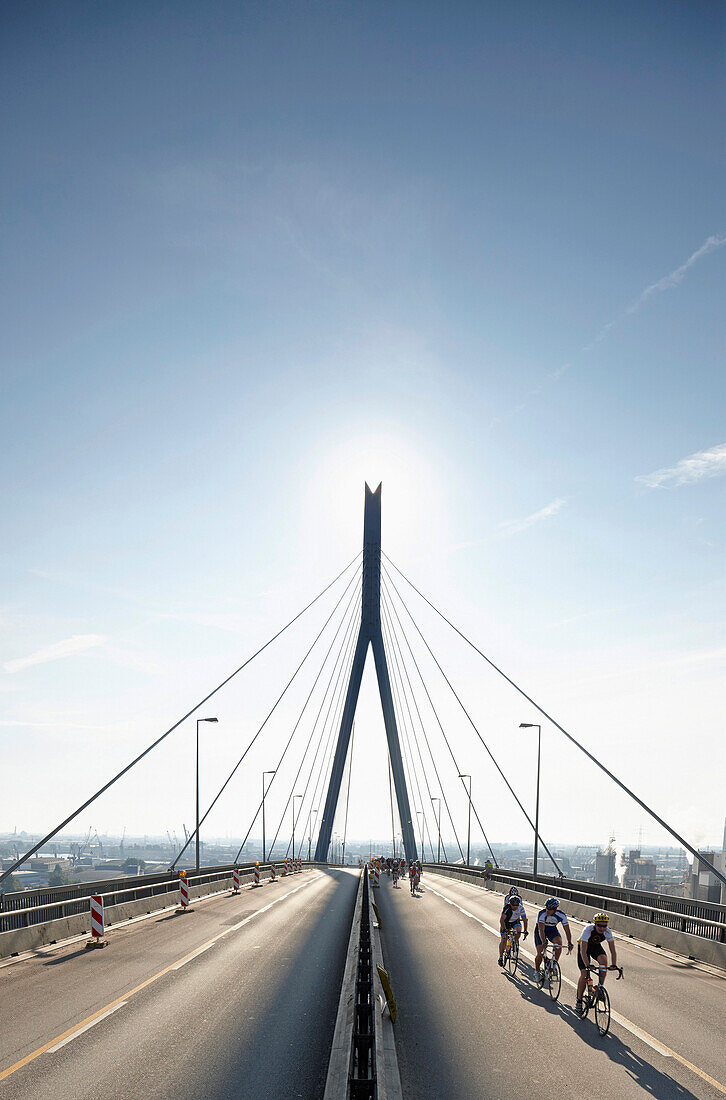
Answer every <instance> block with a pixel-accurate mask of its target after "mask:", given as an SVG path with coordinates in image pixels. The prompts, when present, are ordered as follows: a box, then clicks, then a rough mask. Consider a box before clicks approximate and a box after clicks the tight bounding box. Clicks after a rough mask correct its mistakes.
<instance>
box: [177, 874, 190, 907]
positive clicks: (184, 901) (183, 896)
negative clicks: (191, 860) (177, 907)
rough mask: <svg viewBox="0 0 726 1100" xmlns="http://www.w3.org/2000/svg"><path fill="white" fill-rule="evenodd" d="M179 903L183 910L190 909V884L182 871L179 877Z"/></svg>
mask: <svg viewBox="0 0 726 1100" xmlns="http://www.w3.org/2000/svg"><path fill="white" fill-rule="evenodd" d="M179 902H180V904H181V907H182V909H188V907H189V883H188V882H187V876H186V873H185V872H184V871H182V873H181V875H180V876H179Z"/></svg>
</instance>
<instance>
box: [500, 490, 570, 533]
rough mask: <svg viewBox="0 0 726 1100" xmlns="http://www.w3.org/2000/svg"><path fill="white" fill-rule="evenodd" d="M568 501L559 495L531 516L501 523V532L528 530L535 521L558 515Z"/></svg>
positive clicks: (538, 521)
mask: <svg viewBox="0 0 726 1100" xmlns="http://www.w3.org/2000/svg"><path fill="white" fill-rule="evenodd" d="M566 503H567V501H566V500H565V498H564V497H557V498H556V499H555V500H552V501H550V503H549V504H547V505H545V507H544V508H540V509H539V511H538V512H532V514H531V516H525V518H524V519H510V520H507V522H506V523H500V524H499V528H498V530H499V533H500V534H502V535H516V534H519V532H520V531H526V530H527V528H528V527H532V526H534V524H535V523H540V522H541V520H543V519H549V517H550V516H556V515H557V513H558V512H559V511H561V510H562V508H564V506H565V504H566Z"/></svg>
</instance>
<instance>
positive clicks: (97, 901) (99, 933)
mask: <svg viewBox="0 0 726 1100" xmlns="http://www.w3.org/2000/svg"><path fill="white" fill-rule="evenodd" d="M103 933H104V925H103V897H102V895H101V894H94V895H93V896H92V898H91V938H90V940H88V941H87V942H86V947H105V946H106V942H107V941H106V940H105V939H104V936H103Z"/></svg>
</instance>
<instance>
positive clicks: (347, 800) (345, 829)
mask: <svg viewBox="0 0 726 1100" xmlns="http://www.w3.org/2000/svg"><path fill="white" fill-rule="evenodd" d="M354 745H355V718H354V719H353V728H352V730H351V733H350V761H349V762H348V791H347V793H346V796H345V825H344V826H343V851H342V853H341V861H340V862H341V864H345V840H346V837H347V836H348V806H349V804H350V777H351V775H352V774H353V747H354Z"/></svg>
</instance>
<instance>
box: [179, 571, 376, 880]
mask: <svg viewBox="0 0 726 1100" xmlns="http://www.w3.org/2000/svg"><path fill="white" fill-rule="evenodd" d="M357 576H358V570H357V569H356V571H355V573H354V574H353V576H352V577H351V578H350V580H349V581H348V583H347V584H346V586H345V588H344V589H343V592H342V594H341V595H340V596H339V598H338V600H337V602H336V604H335V606H334V607H333V610H332V611H331V612H330V614H329V615H328V617H327V619H326V620H325V622H324V623H323V625H322V626H321V628H320V630H319V631H318V633H317V634H316V636H315V638H314V640H313V642H312V644H311V645H310V647H309V649H308V650H307V652H306V653H305V656H304V657H303V659H302V661H301V662H300V664H299V665H298V666H297V668H296V669H295V671H294V672H293V674H292V676H291V677H290V679H289V680H288V681H287V683H286V684H285V686H284V688H283V689H282V691H281V693H280V695H278V697H277V699H276V700H275V703H274V704H273V706H272V708H271V709H270V710H269V711H268V713H267V716H266V718H265V720H264V721H263V723H262V725H261V726H260V727H259V729H258V730H257V733H256V734H255V735H254V737H253V738H252V740H251V741H250V742H249V744H248V745H247V748H246V749H245V750H244V752H243V753H242V755H241V756H240V758H239V760H238V761H237V763H236V764H235V766H234V767H233V768H232V771H231V772H230V773H229V775H228V776H227V778H226V779H225V781H224V783H223V784H222V786H221V787H220V788H219V790H218V791H217V794H216V795H215V797H214V799H213V800H212V802H211V803H210V805H209V806H208V807H207V809H206V811H205V813H204V815H203V816H202V817H201V818H200V820H199V824H198V825H197V827H196V828H195V829H194V830H193V831H192V833H191V834H190V835H189V837H188V838H187V841H186V844H184V846H183V848H182V849H181V851H179V852H178V853H177V856H176V858H175V859H174V862H173V863H172V864H171V867H170V870H173V869H174V868H175V867H176V864H177V862H178V860H179V859H180V858H181V857H182V855H183V854H184V852H185V851H186V850H187V848H188V847H189V845H190V844H191V842H192V840H193V838H194V837H195V836H196V835H197V832H198V830H199V829H200V828H201V827H202V825H203V824H204V822H205V821H206V820H207V818H208V817H209V814H210V813H211V811H212V809H213V808H214V806H215V805H216V804H217V802H218V801H219V799H220V798H221V796H222V793H223V792H224V790H225V789H226V787H227V785H228V784H229V782H230V780H231V779H232V776H233V775H234V774H235V772H236V771H237V769H238V768H239V766H240V764H241V763H242V761H243V760H244V758H245V757H246V756H247V753H248V752H249V751H250V749H251V748H252V746H253V745H254V743H255V741H256V740H257V738H258V737H259V736H260V734H261V733H262V731H263V729H264V728H265V726H266V725H267V723H268V722H269V720H270V718H271V717H272V715H273V714H274V713H275V711H276V710H277V707H278V705H279V704H280V702H281V701H282V699H283V698H284V696H285V693H286V692H287V690H288V688H289V687H290V685H291V684H292V683H293V681H294V680H295V679H296V677H297V675H298V673H299V672H300V670H301V669H302V667H303V665H304V664H305V662H306V661H307V659H308V657H309V656H310V654H311V653H312V651H313V650H314V649H315V646H316V645H317V644H318V642H319V640H320V638H321V637H322V635H323V634H324V633H325V630H326V628H327V626H328V623H329V622H330V620H331V619H332V618H333V616H334V615H335V613H336V611H337V610H338V608H339V607H340V605H341V603H342V602H343V600H344V599H345V597H346V595H347V593H348V589H349V588H350V586H351V585H352V584H353V583H354V582H355V580H356V578H357ZM235 862H236V860H235Z"/></svg>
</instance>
